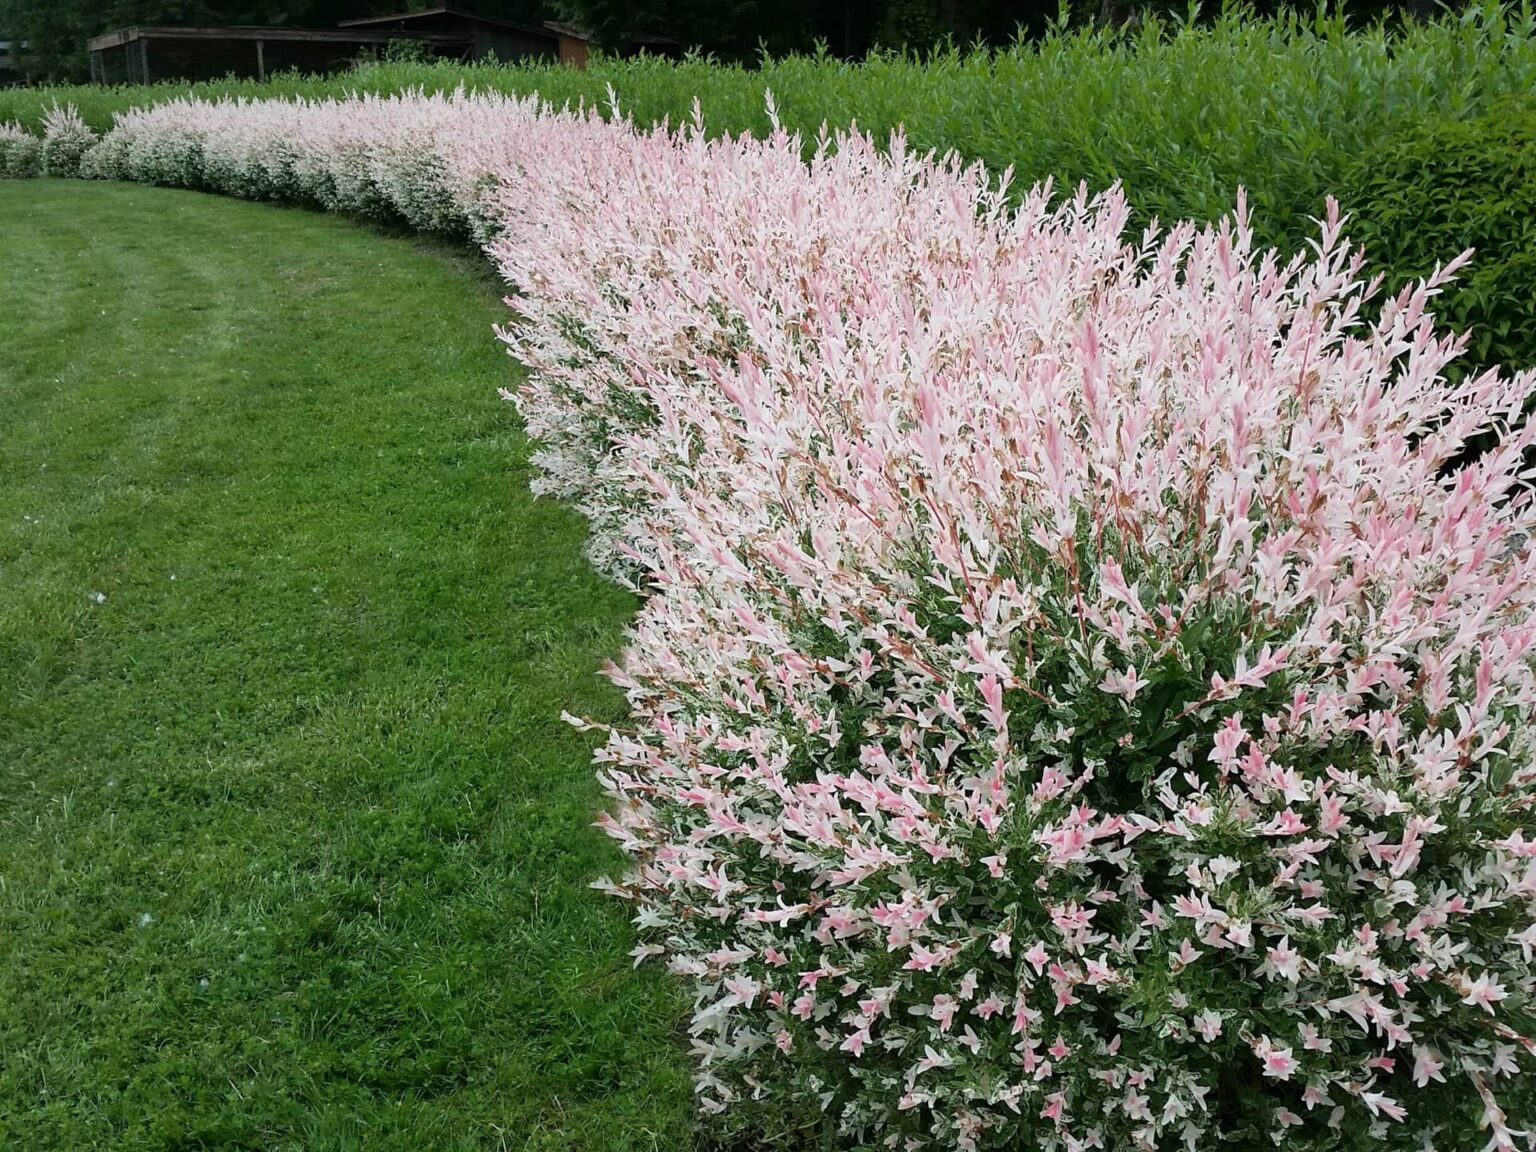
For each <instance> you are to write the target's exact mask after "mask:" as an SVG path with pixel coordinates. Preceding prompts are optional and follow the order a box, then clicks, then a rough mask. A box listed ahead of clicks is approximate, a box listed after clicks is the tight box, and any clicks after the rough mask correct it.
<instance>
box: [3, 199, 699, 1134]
mask: <svg viewBox="0 0 1536 1152" xmlns="http://www.w3.org/2000/svg"><path fill="white" fill-rule="evenodd" d="M504 315H505V308H504V307H503V306H502V305H501V304H500V302H499V301H498V299H497V294H496V291H495V286H494V284H493V283H492V282H491V280H490V279H489V277H488V275H487V273H485V272H484V271H483V270H481V269H480V268H479V266H478V265H477V264H476V262H475V261H474V260H473V259H472V258H471V257H468V256H463V255H455V254H447V253H443V252H440V251H434V250H432V249H429V248H426V247H423V246H421V245H420V244H417V243H414V242H412V241H409V240H402V239H394V238H387V237H380V236H377V235H373V234H370V233H368V232H366V231H363V230H360V229H358V228H355V227H353V226H350V225H348V224H345V223H341V222H339V221H336V220H333V219H327V218H324V217H320V216H316V215H311V214H307V213H303V212H298V211H291V210H281V209H274V208H269V207H262V206H257V205H251V204H243V203H238V202H234V201H228V200H219V199H214V198H210V197H204V196H199V195H195V194H190V193H184V192H172V191H165V190H156V189H148V188H138V187H129V186H112V185H93V184H86V183H57V182H32V183H20V184H15V183H12V184H9V185H6V184H0V1148H5V1149H12V1148H14V1149H25V1150H27V1152H41V1150H44V1149H55V1148H57V1149H64V1148H68V1149H85V1148H99V1149H113V1150H120V1149H194V1148H197V1149H201V1148H220V1149H233V1148H250V1149H257V1148H259V1149H263V1150H269V1149H305V1150H307V1152H308V1150H320V1149H343V1148H357V1149H367V1150H369V1152H376V1150H384V1149H402V1150H410V1152H436V1150H439V1149H467V1148H506V1149H513V1150H517V1152H523V1150H528V1149H590V1150H605V1152H606V1150H619V1149H653V1148H655V1149H666V1150H672V1149H677V1148H680V1147H685V1146H687V1145H688V1144H689V1142H690V1139H691V1137H690V1133H691V1131H692V1124H691V1119H690V1117H691V1093H690V1089H689V1084H688V1077H687V1071H686V1060H685V1056H684V1049H683V1045H682V1042H681V1040H680V1038H679V1030H680V1029H679V1020H680V1007H679V1003H678V998H677V996H676V994H675V992H674V990H673V989H672V988H671V987H670V985H669V984H668V982H667V981H666V980H665V979H664V978H662V977H660V976H658V975H657V974H656V973H654V972H653V971H651V970H650V969H646V970H643V971H641V972H639V973H636V972H634V971H633V970H632V969H631V965H630V960H629V957H628V955H627V952H628V949H629V948H630V947H631V946H632V943H633V941H632V940H631V938H630V932H629V929H628V925H627V921H626V917H625V915H624V910H623V909H622V908H621V907H619V906H618V905H616V904H614V903H613V902H611V901H610V900H608V899H607V898H605V897H602V896H600V895H598V894H597V893H595V892H592V891H590V890H589V889H588V887H587V885H588V883H589V882H590V881H591V880H592V879H593V878H595V877H596V876H598V875H599V874H601V873H603V872H605V871H608V870H611V869H614V868H617V867H618V866H619V861H618V859H617V857H616V853H615V852H614V851H612V850H611V849H610V847H609V846H608V844H607V841H606V839H605V838H604V837H603V836H602V835H601V834H600V833H598V832H597V831H596V830H594V829H593V828H592V827H591V826H590V821H591V818H592V815H593V813H594V812H595V811H596V809H597V808H598V806H599V804H600V796H599V792H598V789H597V787H596V784H595V782H594V781H593V778H592V771H591V768H590V766H589V764H588V747H589V743H588V741H587V739H586V738H585V737H583V736H582V735H581V734H579V733H576V732H573V731H572V730H571V729H569V728H568V727H566V726H565V725H564V724H562V723H561V722H560V719H559V715H560V711H561V709H569V710H570V711H573V712H577V713H585V714H588V715H597V716H605V717H612V716H616V715H618V714H619V713H620V710H621V706H622V702H621V700H620V699H619V697H618V696H617V694H616V693H615V692H614V691H612V690H611V689H610V688H608V687H607V686H606V685H605V684H604V682H602V681H601V680H600V679H599V678H598V677H597V676H596V675H595V671H596V669H597V668H598V667H599V665H600V664H601V662H602V661H603V659H604V658H605V657H607V656H609V655H611V654H612V653H614V652H615V651H616V650H617V648H618V646H619V644H620V642H621V632H622V628H623V624H624V621H625V619H626V617H627V615H628V613H629V612H630V611H631V610H632V608H633V603H632V601H631V599H630V598H629V597H628V596H627V595H626V594H625V593H623V592H621V591H620V590H618V589H616V588H614V587H612V586H609V585H607V584H605V583H603V582H601V581H600V580H599V579H597V578H596V577H594V576H593V575H592V574H591V573H590V571H589V569H588V567H587V564H586V562H585V560H584V559H583V557H582V555H581V542H582V531H583V529H582V525H581V524H580V522H579V521H578V519H577V518H576V517H575V516H574V514H572V513H570V512H569V511H567V510H565V509H563V508H561V507H558V506H556V505H554V504H551V503H549V502H539V501H535V500H533V499H532V498H531V497H530V496H529V495H528V491H527V479H528V465H527V448H526V444H525V441H524V439H523V437H522V435H521V433H520V431H519V428H518V425H517V422H516V420H515V417H514V414H513V413H512V412H511V411H510V410H509V409H508V407H507V406H506V405H504V404H502V403H501V402H499V401H498V400H497V398H496V394H495V389H496V387H497V386H498V385H505V384H507V383H509V382H510V380H511V379H512V374H513V372H514V368H513V365H512V364H511V363H510V361H509V360H508V359H507V358H506V357H505V356H504V355H503V354H502V353H501V351H500V348H499V346H498V345H497V344H496V343H495V341H494V340H493V338H492V336H491V331H490V326H491V324H492V322H493V321H494V320H496V319H497V318H498V317H502V316H504ZM103 597H104V599H103Z"/></svg>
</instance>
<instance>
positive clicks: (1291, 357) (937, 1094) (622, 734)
mask: <svg viewBox="0 0 1536 1152" xmlns="http://www.w3.org/2000/svg"><path fill="white" fill-rule="evenodd" d="M87 168H88V170H89V171H91V172H93V173H94V174H98V175H107V176H117V177H120V178H131V179H145V180H153V181H157V182H162V183H178V184H184V185H187V186H191V187H207V188H212V189H215V190H221V191H228V192H233V193H235V194H238V195H247V196H257V197H271V198H282V199H295V200H302V201H308V202H311V203H317V204H321V205H323V206H326V207H330V208H335V209H339V210H346V211H354V212H362V213H369V214H373V213H388V214H393V215H398V216H401V217H403V218H405V219H406V220H408V221H410V222H411V223H413V224H415V225H416V226H418V227H433V228H446V229H448V230H451V231H458V232H462V233H467V234H471V235H475V236H477V237H479V238H480V239H482V240H484V241H488V244H489V246H488V251H489V252H490V253H491V255H492V256H493V257H494V259H495V260H496V261H497V262H498V265H499V266H500V268H501V269H502V271H503V273H504V275H505V276H506V278H507V280H508V281H509V283H510V284H511V285H512V286H513V288H514V289H515V290H516V293H517V295H516V298H515V300H514V301H513V303H514V306H515V308H516V310H517V312H518V320H517V322H516V323H515V324H513V325H510V326H509V327H508V329H507V331H506V332H505V333H504V334H503V335H504V337H505V339H506V340H507V342H508V344H509V346H510V347H511V348H512V350H513V351H515V352H516V353H517V354H518V355H519V356H520V357H521V358H522V359H524V360H525V361H526V362H527V364H528V365H529V367H530V369H531V375H530V377H529V379H528V382H527V385H526V387H524V388H523V389H522V390H521V391H520V392H519V393H518V395H517V397H516V398H517V400H518V402H519V404H520V406H521V408H522V410H523V412H524V414H525V416H526V418H527V421H528V424H529V427H530V430H531V431H533V432H534V434H535V435H536V436H537V437H538V438H539V440H540V441H541V443H542V445H543V447H542V450H541V453H540V455H539V457H538V462H539V464H540V466H541V467H542V468H543V469H544V470H545V478H544V479H543V481H542V482H541V484H542V487H543V489H544V490H546V491H550V492H553V493H558V494H560V495H562V496H565V497H568V498H571V499H574V500H576V501H577V502H578V503H579V504H580V505H581V506H582V507H583V509H584V510H585V511H586V512H587V514H588V515H589V516H590V517H591V518H592V521H593V525H594V555H595V558H596V559H597V560H598V561H599V562H600V563H602V564H603V565H604V566H605V567H608V568H610V569H611V570H614V571H617V572H620V573H622V574H624V575H625V576H626V578H628V579H631V580H632V581H633V582H634V583H636V584H637V586H642V587H644V588H645V589H646V590H647V591H648V592H649V594H650V595H649V598H648V600H647V601H646V603H645V606H644V607H643V608H642V610H641V612H640V614H639V616H638V618H637V621H636V623H635V626H634V632H633V635H632V641H631V644H630V645H629V647H628V648H627V650H626V652H625V654H624V657H623V660H622V663H621V665H620V667H618V668H617V669H615V670H614V675H615V677H616V678H617V680H618V682H619V683H620V684H621V685H622V686H623V687H624V688H625V690H626V692H627V693H628V696H629V700H630V705H631V709H632V714H633V722H632V724H631V725H629V726H628V727H626V728H624V729H613V730H610V731H609V735H608V741H607V744H606V746H605V747H604V748H603V749H602V750H601V751H600V753H599V759H600V761H601V763H602V770H603V779H604V781H605V784H606V787H607V788H608V790H609V793H610V795H611V797H612V801H613V807H612V812H611V814H610V815H608V816H606V817H605V818H604V824H605V825H606V827H607V828H608V830H609V831H610V832H611V833H612V834H613V835H614V836H615V837H616V838H617V840H618V841H619V843H620V844H621V846H622V847H623V849H624V850H625V851H626V853H628V855H629V856H630V857H631V859H632V862H633V870H632V871H631V873H630V874H629V875H627V876H626V877H624V878H622V879H620V880H619V881H617V882H613V883H608V884H606V885H605V886H606V887H608V888H610V889H611V890H613V891H615V892H616V893H617V894H619V895H621V896H624V897H626V898H627V899H630V900H632V901H634V903H635V905H636V912H637V917H636V918H637V923H638V924H639V925H640V927H641V929H642V933H643V936H644V939H643V942H642V943H641V945H640V946H639V947H638V948H637V949H636V955H637V958H640V959H643V958H645V957H646V956H650V955H657V956H661V957H663V958H665V960H666V962H667V963H668V964H669V965H670V966H671V967H672V969H673V970H674V971H676V972H678V973H680V974H681V975H683V976H684V977H686V978H687V979H689V980H690V981H691V982H692V985H693V987H694V989H695V1011H694V1017H693V1026H692V1033H693V1042H694V1047H695V1050H696V1052H697V1054H698V1058H699V1061H700V1078H699V1089H700V1099H701V1101H702V1103H703V1104H704V1106H705V1107H706V1108H707V1109H710V1110H715V1111H725V1110H735V1111H738V1112H740V1111H743V1110H745V1111H748V1112H750V1111H751V1110H752V1109H753V1108H757V1107H764V1108H768V1109H789V1110H791V1111H792V1112H798V1111H800V1110H802V1109H809V1110H810V1111H811V1112H813V1113H817V1114H822V1115H824V1116H826V1117H827V1118H828V1119H829V1121H830V1122H831V1123H832V1124H834V1125H835V1126H836V1127H837V1128H839V1129H840V1130H841V1131H842V1132H843V1133H844V1135H845V1136H847V1137H848V1138H850V1139H853V1140H855V1141H857V1142H861V1143H868V1144H876V1145H883V1146H888V1147H895V1148H912V1149H918V1148H930V1147H931V1148H967V1149H968V1148H1005V1147H1022V1146H1038V1147H1041V1148H1045V1149H1070V1150H1073V1152H1076V1150H1077V1149H1086V1148H1105V1149H1109V1148H1114V1149H1119V1148H1126V1147H1139V1148H1159V1147H1166V1148H1174V1147H1190V1148H1197V1149H1198V1148H1214V1147H1218V1146H1221V1145H1222V1144H1223V1142H1224V1141H1226V1142H1241V1141H1245V1140H1247V1141H1254V1140H1256V1139H1259V1140H1261V1139H1265V1138H1273V1139H1274V1140H1275V1141H1276V1142H1283V1143H1287V1144H1294V1145H1295V1146H1297V1147H1301V1148H1311V1149H1319V1150H1321V1149H1335V1148H1352V1147H1362V1148H1363V1147H1365V1146H1367V1145H1371V1144H1375V1143H1382V1142H1385V1143H1387V1144H1388V1145H1389V1146H1391V1147H1402V1148H1406V1147H1411V1146H1412V1147H1417V1146H1424V1147H1434V1148H1444V1149H1461V1148H1467V1149H1472V1148H1483V1147H1487V1148H1490V1149H1495V1150H1502V1149H1512V1148H1519V1147H1526V1148H1528V1147H1531V1146H1532V1145H1531V1137H1530V1136H1529V1134H1528V1132H1527V1130H1528V1129H1530V1128H1532V1127H1533V1126H1536V1093H1533V1091H1532V1088H1531V1083H1532V1074H1533V1072H1536V1064H1533V1059H1536V1057H1533V1051H1536V1042H1533V1039H1532V1036H1533V1033H1536V1023H1533V1020H1532V1012H1533V1004H1532V996H1533V993H1536V969H1533V959H1536V843H1533V841H1532V840H1531V839H1529V838H1528V837H1527V834H1526V826H1527V825H1528V824H1529V823H1530V822H1531V820H1532V812H1531V808H1532V803H1533V800H1536V762H1533V758H1532V751H1533V749H1532V740H1533V737H1532V735H1531V733H1532V731H1533V728H1532V721H1533V719H1536V717H1533V716H1532V711H1533V707H1536V679H1533V663H1532V642H1533V640H1536V624H1533V617H1532V608H1533V604H1532V598H1533V596H1536V582H1533V577H1536V570H1533V569H1536V543H1533V541H1532V529H1533V520H1536V509H1533V505H1532V501H1531V499H1530V480H1531V475H1530V469H1529V466H1528V465H1527V463H1526V459H1527V457H1528V455H1529V454H1530V449H1531V447H1532V442H1533V440H1536V429H1533V426H1532V425H1530V424H1528V423H1527V422H1526V420H1525V418H1524V409H1525V405H1526V403H1527V401H1528V398H1529V396H1530V393H1531V391H1532V388H1533V385H1536V379H1533V377H1532V376H1531V375H1530V374H1526V375H1524V376H1517V377H1503V376H1499V375H1497V374H1491V373H1490V374H1487V375H1484V376H1481V377H1478V378H1476V379H1472V380H1468V381H1465V382H1462V383H1459V384H1452V383H1449V382H1447V381H1446V379H1445V378H1444V376H1443V374H1442V369H1443V368H1444V367H1445V365H1446V363H1447V362H1448V361H1449V360H1450V359H1451V357H1453V356H1454V355H1455V354H1456V352H1457V351H1458V348H1459V346H1458V344H1457V343H1456V342H1455V341H1453V340H1450V339H1447V338H1444V337H1441V336H1437V335H1436V333H1435V330H1434V326H1433V321H1432V317H1431V315H1430V312H1429V309H1430V307H1431V306H1432V303H1433V298H1434V295H1435V293H1436V290H1437V288H1438V286H1439V284H1440V282H1441V281H1442V279H1443V278H1444V276H1445V275H1448V274H1449V272H1450V271H1451V270H1452V269H1447V270H1445V272H1443V273H1441V274H1440V275H1438V276H1437V277H1436V278H1434V279H1432V280H1431V281H1430V282H1429V283H1427V284H1424V285H1421V286H1418V287H1416V288H1414V289H1411V290H1408V291H1405V292H1404V293H1403V294H1402V295H1401V296H1400V297H1398V298H1397V299H1396V300H1393V301H1390V302H1387V303H1386V304H1385V305H1384V306H1383V307H1382V308H1381V309H1380V312H1379V316H1378V317H1377V318H1375V319H1370V320H1366V319H1363V318H1362V316H1363V312H1362V307H1363V305H1364V304H1365V303H1366V302H1367V300H1368V299H1369V298H1370V296H1371V294H1372V292H1373V286H1372V285H1371V284H1369V283H1367V281H1366V277H1365V270H1364V267H1363V265H1362V263H1361V260H1360V258H1359V255H1358V254H1357V253H1355V252H1354V251H1352V250H1351V249H1350V248H1349V246H1348V245H1347V244H1346V243H1345V242H1344V241H1343V240H1342V238H1341V224H1340V221H1339V220H1338V219H1337V217H1336V216H1330V218H1329V219H1328V220H1326V221H1325V222H1323V224H1322V228H1321V237H1320V239H1319V241H1318V243H1317V246H1316V249H1315V251H1314V252H1313V253H1312V254H1310V255H1309V256H1307V257H1306V258H1301V257H1298V258H1296V259H1294V260H1290V261H1285V262H1282V261H1280V260H1279V259H1277V258H1276V257H1275V256H1274V255H1273V254H1270V253H1265V252H1256V251H1254V249H1253V246H1252V240H1251V236H1250V234H1249V231H1248V228H1247V223H1246V219H1245V216H1244V213H1243V210H1242V208H1241V207H1239V210H1238V213H1237V214H1236V216H1235V217H1234V218H1233V219H1231V220H1228V221H1225V222H1222V223H1220V224H1218V225H1215V226H1212V227H1208V228H1203V229H1202V228H1196V227H1194V226H1191V225H1187V224H1181V225H1177V226H1175V227H1173V228H1171V229H1170V230H1168V231H1167V232H1166V233H1156V232H1149V233H1147V234H1146V235H1144V236H1142V237H1141V238H1139V239H1138V240H1136V241H1135V242H1128V241H1127V240H1126V237H1125V229H1126V223H1127V215H1128V214H1127V209H1126V205H1125V202H1124V199H1123V197H1122V196H1121V195H1120V194H1119V193H1118V192H1116V191H1111V192H1109V193H1107V194H1105V195H1103V196H1101V197H1098V198H1096V199H1090V198H1088V197H1087V196H1086V195H1085V194H1082V193H1080V194H1079V195H1078V196H1076V197H1075V198H1072V199H1069V200H1067V201H1066V202H1064V203H1061V204H1059V205H1058V206H1055V207H1053V206H1052V204H1051V201H1050V197H1049V195H1048V192H1047V190H1043V189H1037V190H1035V191H1034V192H1032V193H1030V194H1029V195H1027V196H1026V197H1024V198H1023V202H1022V203H1021V204H1020V205H1018V206H1017V207H1010V206H1009V204H1008V203H1007V202H1006V200H1005V198H1004V196H1003V195H1002V194H1001V193H1000V191H999V190H998V189H997V188H995V187H994V186H993V184H992V182H991V181H990V180H989V178H988V176H987V175H986V173H984V172H982V171H981V170H980V169H978V168H966V167H964V166H962V165H959V164H957V163H955V162H953V161H950V160H946V159H936V158H925V157H920V156H914V155H912V154H910V153H908V152H907V150H906V149H905V148H904V147H903V145H902V142H901V141H900V140H899V139H898V140H896V141H894V142H893V144H892V147H891V148H890V150H889V152H888V153H883V152H881V151H880V150H878V149H876V148H875V147H874V146H873V144H872V142H870V141H869V140H867V139H865V138H863V137H861V136H859V135H857V134H853V135H848V136H843V137H838V138H836V139H831V140H827V141H823V142H822V144H821V146H820V147H819V148H816V149H815V150H814V155H813V157H812V158H811V160H810V161H809V162H807V161H805V160H804V159H802V150H801V142H800V141H798V140H797V139H795V138H793V137H791V136H788V135H786V134H784V133H781V132H776V133H774V134H773V135H772V136H771V137H770V138H769V139H767V140H764V141H752V140H730V139H727V140H715V141H710V140H708V139H706V138H705V136H704V134H703V133H702V131H700V130H699V128H698V126H697V125H696V124H695V125H693V126H685V127H683V128H682V129H679V130H675V131H674V130H670V129H668V128H665V127H664V128H662V129H659V130H655V131H649V132H641V131H638V130H636V129H635V128H634V127H633V126H632V125H628V124H625V123H623V122H622V121H608V120H604V119H601V118H598V117H596V116H593V115H592V114H590V113H588V112H583V111H580V110H577V111H568V112H554V111H551V110H549V109H547V108H542V107H540V106H539V105H538V104H537V102H536V101H516V100H509V99H506V98H501V97H493V96H482V95H466V94H464V93H455V94H453V95H451V96H441V95H438V96H425V95H423V94H420V93H414V94H407V95H405V96H401V97H391V98H376V97H363V98H358V99H355V100H347V101H334V102H324V103H315V104H306V103H302V102H295V103H291V104H281V103H278V102H263V103H257V104H242V103H238V102H228V103H224V104H207V103H200V102H195V101H181V102H173V103H171V104H167V105H164V106H161V107H158V108H154V109H148V110H144V111H141V112H136V113H133V114H130V115H129V116H127V117H124V118H122V119H121V120H120V122H119V124H118V126H117V127H116V128H115V129H114V131H113V132H112V133H110V134H108V136H107V137H106V139H105V140H104V141H103V143H102V144H101V145H99V146H98V147H97V148H95V149H94V150H93V151H92V152H91V153H90V154H89V155H88V157H87Z"/></svg>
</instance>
